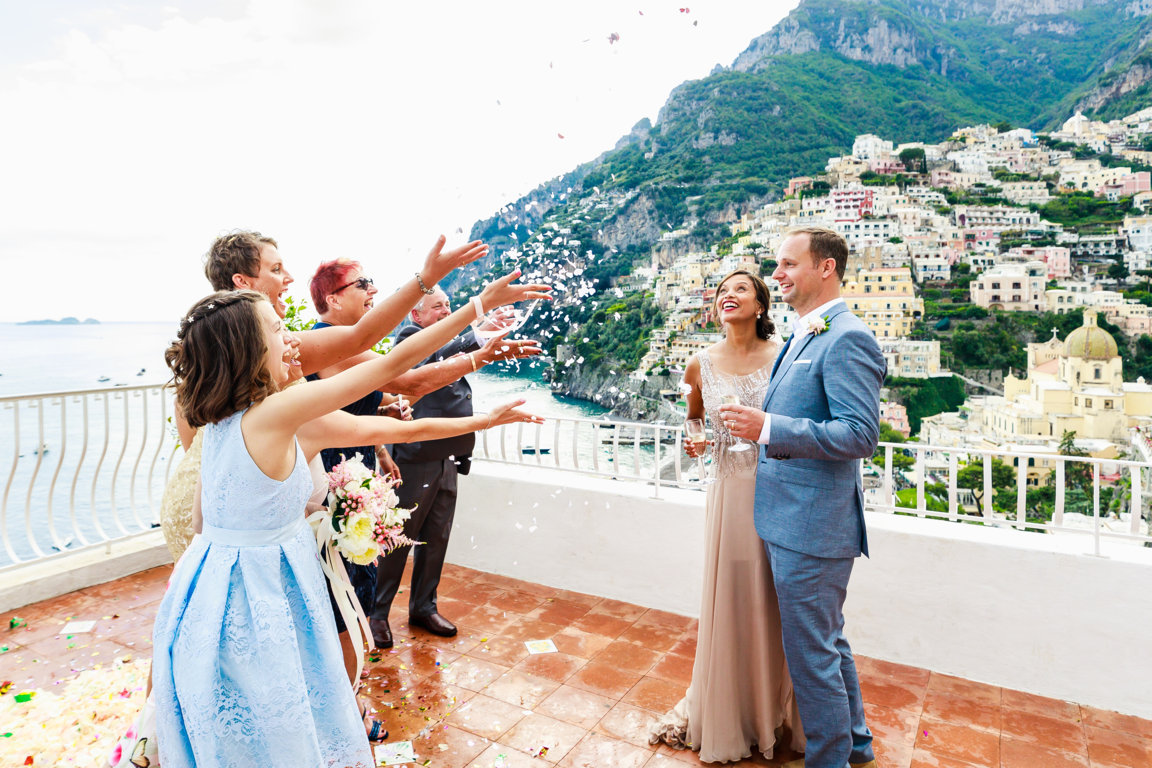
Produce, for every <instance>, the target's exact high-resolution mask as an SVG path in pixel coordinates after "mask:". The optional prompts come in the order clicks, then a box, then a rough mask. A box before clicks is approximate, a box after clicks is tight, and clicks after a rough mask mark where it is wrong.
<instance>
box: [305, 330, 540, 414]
mask: <svg viewBox="0 0 1152 768" xmlns="http://www.w3.org/2000/svg"><path fill="white" fill-rule="evenodd" d="M543 351H544V350H543V349H542V348H541V347H540V342H538V341H535V340H533V339H505V338H504V337H503V336H497V337H495V338H492V339H489V340H488V343H487V344H485V345H484V346H483V347H481V348H480V349H477V350H475V351H471V352H467V353H466V354H456V355H453V356H451V357H448V358H445V359H444V360H440V361H438V362H432V363H426V364H424V365H421V366H420V367H418V368H412V369H411V370H408V371H405V372H404V373H402V374H400V375H399V376H397V377H396V378H394V379H392V380H391V381H388V382H385V383H384V384H382V385H381V386H380V387H379V389H380V391H381V392H395V393H399V394H403V395H407V396H408V397H410V398H412V399H416V398H419V397H423V396H424V395H426V394H428V393H429V392H435V391H436V390H438V389H440V388H441V387H444V386H447V385H448V384H451V383H452V382H454V381H456V380H457V379H459V378H461V377H463V376H467V375H468V374H469V373H473V372H475V371H478V370H480V369H481V368H483V367H484V366H486V365H489V364H491V363H494V362H497V361H498V360H515V359H518V358H524V357H532V356H534V355H538V354H540V353H541V352H543ZM375 358H376V353H374V352H365V353H363V354H360V355H356V356H355V357H350V358H348V359H347V360H344V361H343V362H341V363H338V364H336V365H334V366H332V367H331V368H329V369H327V370H325V371H324V372H323V373H322V374H321V378H328V377H331V376H335V375H336V374H337V373H340V372H341V371H346V370H348V369H349V368H351V367H352V366H354V365H359V364H361V363H366V362H371V361H372V360H374V359H375Z"/></svg>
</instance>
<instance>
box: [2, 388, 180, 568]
mask: <svg viewBox="0 0 1152 768" xmlns="http://www.w3.org/2000/svg"><path fill="white" fill-rule="evenodd" d="M171 400H172V398H171V394H170V392H168V391H167V390H165V389H164V388H163V387H160V386H136V387H117V388H113V389H92V390H76V391H72V392H51V393H44V394H36V395H24V396H8V397H0V467H3V466H5V465H7V466H8V467H9V469H8V473H7V477H5V478H4V480H3V496H0V569H3V568H5V567H11V566H13V565H14V564H17V563H21V562H27V561H31V560H41V559H45V558H49V557H53V556H58V555H59V554H61V553H63V552H65V551H69V552H75V551H79V550H83V549H88V548H98V547H100V546H103V545H106V544H108V543H110V542H113V541H118V540H123V539H128V538H132V537H134V536H139V535H141V534H142V533H145V532H147V531H149V530H151V529H152V528H153V527H155V525H156V523H157V521H159V519H160V503H161V498H162V496H163V493H164V485H165V483H166V481H167V479H168V473H169V470H170V469H171V466H172V460H173V458H174V457H176V454H177V451H178V450H179V446H178V443H177V441H176V437H175V430H174V429H173V428H172V426H171V425H170V424H169V418H170V416H171V414H172V402H171ZM176 458H178V457H176Z"/></svg>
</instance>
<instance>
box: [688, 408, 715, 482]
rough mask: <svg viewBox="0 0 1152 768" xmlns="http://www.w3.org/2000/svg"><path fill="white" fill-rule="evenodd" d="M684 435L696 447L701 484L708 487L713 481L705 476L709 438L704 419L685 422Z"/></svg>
mask: <svg viewBox="0 0 1152 768" xmlns="http://www.w3.org/2000/svg"><path fill="white" fill-rule="evenodd" d="M684 433H685V434H686V435H688V439H689V440H690V441H691V442H692V445H694V446H695V447H696V468H697V469H698V470H699V472H700V484H701V485H707V484H708V483H710V482H712V481H711V480H709V479H708V478H707V477H706V476H705V475H704V451H705V450H706V447H705V446H707V444H708V438H707V437H705V435H704V419H688V420H687V421H686V422H684Z"/></svg>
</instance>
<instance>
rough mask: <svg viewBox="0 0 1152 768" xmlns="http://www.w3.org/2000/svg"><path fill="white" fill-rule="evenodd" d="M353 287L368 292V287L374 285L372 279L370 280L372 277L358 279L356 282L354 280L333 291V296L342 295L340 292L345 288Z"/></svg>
mask: <svg viewBox="0 0 1152 768" xmlns="http://www.w3.org/2000/svg"><path fill="white" fill-rule="evenodd" d="M353 285H354V286H356V287H357V288H359V289H360V290H362V291H366V290H368V286H370V285H372V278H370V277H358V278H356V279H355V280H353V281H352V282H350V283H345V284H344V285H342V286H340V287H339V288H337V289H336V290H334V291H332V293H333V294H336V293H340V291H342V290H344V289H345V288H350V287H351V286H353Z"/></svg>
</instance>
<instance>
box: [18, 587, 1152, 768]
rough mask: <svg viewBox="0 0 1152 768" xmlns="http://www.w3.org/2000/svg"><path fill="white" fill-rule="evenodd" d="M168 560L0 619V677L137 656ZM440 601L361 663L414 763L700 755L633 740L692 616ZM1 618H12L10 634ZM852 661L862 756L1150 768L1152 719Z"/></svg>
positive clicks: (654, 704)
mask: <svg viewBox="0 0 1152 768" xmlns="http://www.w3.org/2000/svg"><path fill="white" fill-rule="evenodd" d="M169 570H170V569H169V568H156V569H153V570H150V571H145V572H143V573H140V574H136V575H134V576H131V577H128V578H124V579H121V580H119V581H117V582H113V583H110V584H104V585H100V586H96V587H91V588H89V589H85V590H80V591H79V592H74V593H72V594H70V595H65V596H63V597H59V598H56V599H54V600H49V601H46V602H43V603H38V604H35V605H31V606H26V607H24V608H21V609H19V610H17V611H13V612H9V613H7V614H2V615H0V647H2V648H6V650H4V651H0V670H3V672H2V675H3V676H4V677H5V678H7V679H11V680H13V682H14V689H16V690H20V689H26V688H33V687H41V688H50V687H51V686H53V685H54V684H57V683H58V682H63V681H66V680H67V679H69V678H71V677H72V676H74V675H76V674H77V673H78V672H79V671H80V670H83V669H86V668H90V667H93V666H94V665H95V664H96V663H100V662H102V661H111V660H112V659H115V658H121V657H123V656H129V655H143V654H147V653H149V648H150V633H151V621H152V617H153V615H154V613H155V610H156V606H157V603H158V601H159V600H160V597H161V595H162V593H163V590H164V586H165V582H166V579H167V576H168V573H169ZM440 595H441V598H440V608H441V611H442V613H443V614H444V615H446V616H447V617H449V618H450V619H452V620H453V621H455V622H456V624H457V625H458V626H459V628H460V634H459V635H458V636H457V637H455V638H451V639H443V638H438V637H434V636H432V635H429V634H427V633H426V632H423V631H421V630H418V629H412V628H410V627H409V626H408V625H407V622H406V615H405V613H404V611H402V610H394V615H393V620H392V628H393V632H394V634H395V637H396V641H397V644H396V647H395V648H393V649H391V650H390V651H386V652H383V653H381V654H379V655H378V656H374V657H373V658H374V659H377V660H375V661H372V662H371V663H370V664H369V666H368V675H369V677H368V680H367V683H366V685H367V692H368V695H369V696H370V697H371V698H372V700H373V701H374V702H375V705H376V706H377V708H378V710H379V712H380V716H381V717H382V718H383V719H384V720H385V721H386V723H387V726H388V728H389V729H390V730H391V732H392V738H393V740H411V741H412V742H413V745H414V747H415V751H416V754H417V756H418V759H417V762H416V765H428V766H433V767H435V768H463V767H464V766H476V767H479V766H484V767H486V768H490V767H491V766H502V767H503V768H519V766H526V767H529V768H532V767H536V768H538V767H539V766H547V765H556V766H560V768H580V767H584V766H587V767H588V768H615V767H616V766H620V767H622V768H630V767H633V766H635V767H637V768H638V767H639V766H647V767H648V768H675V767H676V766H683V765H684V764H686V763H687V764H692V763H698V762H699V761H698V760H697V759H696V757H695V755H694V754H693V753H691V752H678V751H675V750H672V749H669V748H667V747H650V746H649V745H648V743H647V738H646V732H647V727H648V724H649V723H650V722H651V721H652V719H653V718H655V717H656V716H658V715H660V714H662V713H663V712H664V711H665V710H667V709H669V708H670V707H672V706H673V705H674V704H675V703H676V702H677V701H678V700H679V699H680V697H681V696H682V695H683V693H684V689H685V687H686V685H687V683H688V681H689V679H690V676H691V671H692V655H693V653H694V652H695V646H696V642H695V636H696V622H695V621H693V620H692V619H688V618H686V617H683V616H677V615H674V614H670V613H666V612H663V611H656V610H646V609H644V608H641V607H639V606H635V605H629V604H627V603H621V602H618V601H614V600H603V599H600V598H597V597H593V596H590V595H583V594H579V593H574V592H566V591H564V590H557V589H552V588H549V587H544V586H541V585H539V584H531V583H527V582H522V581H517V580H515V579H510V578H506V577H503V576H496V575H492V574H486V573H481V572H478V571H472V570H469V569H466V568H460V567H456V566H451V565H450V566H447V569H446V572H445V575H444V579H443V581H442V583H441V590H440ZM405 600H406V598H405V597H404V596H403V595H401V596H400V597H398V599H397V603H398V604H401V605H402V604H403V603H404V601H405ZM13 616H18V617H19V618H20V619H21V620H24V621H26V622H27V624H26V626H23V627H19V628H16V629H11V630H10V629H7V627H8V624H9V619H11V618H12V617H13ZM70 618H71V619H78V620H85V619H93V620H96V627H95V630H94V631H93V633H92V634H91V635H87V636H81V635H73V636H71V637H65V636H61V635H60V634H58V633H59V630H60V629H61V628H62V626H63V624H64V623H65V622H66V621H67V620H69V619H70ZM544 638H552V640H553V641H554V642H555V644H556V646H557V648H558V650H559V652H558V653H555V654H546V655H529V653H528V651H527V649H526V648H525V645H524V641H525V640H539V639H544ZM857 662H858V666H859V669H860V676H861V680H862V687H863V693H864V700H865V706H866V708H867V714H868V722H869V725H870V726H871V728H872V730H873V732H874V733H875V735H876V753H877V762H878V763H879V765H880V766H884V767H885V768H928V767H929V766H932V767H933V768H971V767H976V768H994V767H996V768H1056V767H1061V766H1093V767H1095V768H1121V767H1123V768H1147V767H1148V766H1152V722H1150V721H1147V720H1141V719H1138V718H1135V717H1129V716H1126V715H1120V714H1117V713H1114V712H1105V711H1102V710H1097V709H1093V708H1091V707H1086V706H1079V705H1077V704H1074V703H1071V702H1065V701H1057V700H1053V699H1046V698H1042V697H1039V696H1034V695H1031V694H1027V693H1021V692H1018V691H1011V690H1003V689H1000V688H996V687H992V686H988V685H981V684H978V683H973V682H971V681H968V680H963V679H960V678H955V677H949V676H947V675H941V674H935V673H932V672H929V671H927V670H923V669H917V668H914V667H906V666H902V665H899V664H893V663H890V662H886V661H877V660H874V659H867V658H858V659H857ZM0 730H2V729H0ZM794 757H796V755H793V754H783V755H781V754H778V755H777V757H776V759H775V760H773V761H767V760H764V759H762V758H752V759H748V760H744V761H742V762H741V763H739V765H746V766H768V765H778V764H780V763H782V762H784V761H786V760H789V759H793V758H794ZM37 764H39V763H37Z"/></svg>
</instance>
